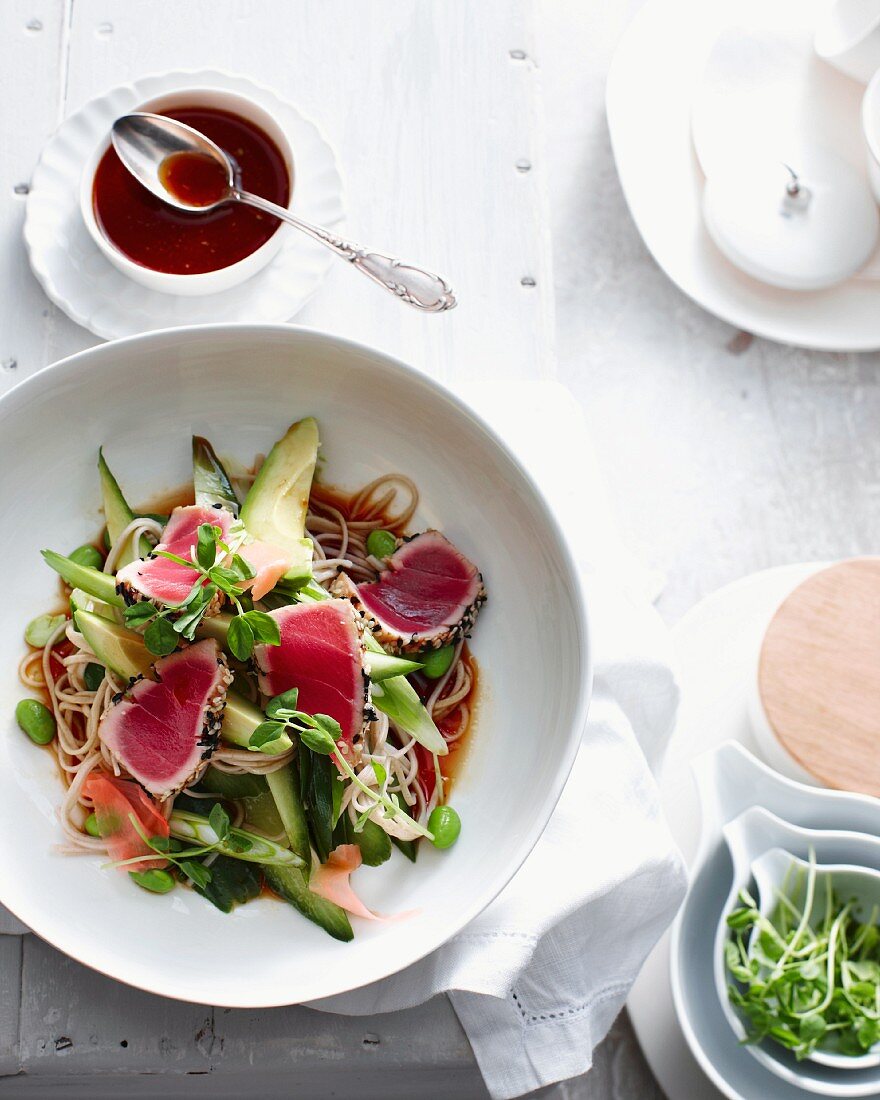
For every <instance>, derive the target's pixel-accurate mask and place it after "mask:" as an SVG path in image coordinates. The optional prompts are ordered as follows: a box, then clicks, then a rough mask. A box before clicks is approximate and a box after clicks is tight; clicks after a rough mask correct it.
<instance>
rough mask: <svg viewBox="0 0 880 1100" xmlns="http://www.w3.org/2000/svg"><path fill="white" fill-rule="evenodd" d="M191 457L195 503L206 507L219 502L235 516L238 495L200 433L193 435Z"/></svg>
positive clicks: (214, 453) (218, 460) (220, 463)
mask: <svg viewBox="0 0 880 1100" xmlns="http://www.w3.org/2000/svg"><path fill="white" fill-rule="evenodd" d="M192 457H193V486H194V488H195V492H196V504H203V505H205V506H206V507H208V508H210V507H212V506H213V505H215V504H220V505H222V506H223V507H224V508H228V509H229V511H230V512H232V514H233V515H234V516H237V515H238V497H237V496H236V495H235V490H234V489H233V488H232V482H231V481H230V480H229V475H228V474H227V473H226V471H225V470H224V469H223V463H222V462H221V461H220V459H219V458H218V457H217V454H216V452H215V451H214V448H213V447H212V446H211V444H210V443H209V442H208V441H207V439H204V438H202V436H200V435H194V436H193V440H192Z"/></svg>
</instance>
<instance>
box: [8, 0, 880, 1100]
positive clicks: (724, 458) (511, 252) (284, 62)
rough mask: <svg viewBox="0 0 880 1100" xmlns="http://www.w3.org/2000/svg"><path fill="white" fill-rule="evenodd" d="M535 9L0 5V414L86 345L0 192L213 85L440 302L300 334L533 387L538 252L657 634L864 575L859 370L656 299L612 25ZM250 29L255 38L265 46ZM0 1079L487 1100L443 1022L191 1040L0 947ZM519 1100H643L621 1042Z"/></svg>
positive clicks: (51, 1084) (617, 1033) (143, 1004)
mask: <svg viewBox="0 0 880 1100" xmlns="http://www.w3.org/2000/svg"><path fill="white" fill-rule="evenodd" d="M534 2H535V4H536V6H537V13H536V17H534V16H533V15H532V13H531V12H530V4H529V2H528V0H514V2H511V0H482V2H481V3H479V4H473V3H471V2H469V0H444V2H442V3H440V2H439V0H434V2H432V0H396V2H395V3H394V4H391V3H390V2H387V0H386V2H385V3H380V2H377V3H369V2H366V0H357V2H355V0H351V2H346V0H309V2H305V3H304V2H301V0H277V2H271V0H214V2H207V0H204V2H201V3H198V2H195V0H189V2H188V3H186V4H183V3H180V2H177V3H171V2H168V0H125V2H124V3H123V2H120V0H103V2H102V3H98V2H96V0H31V2H28V3H25V2H24V0H2V3H0V73H2V87H3V91H4V95H3V99H2V105H0V281H2V283H0V285H2V286H3V287H4V294H3V295H0V386H2V388H6V387H8V386H9V385H11V384H12V383H13V382H14V381H15V380H16V378H18V377H22V376H23V375H25V374H27V373H28V372H30V371H33V370H35V369H37V368H38V367H40V366H43V365H44V364H46V363H49V362H51V361H52V360H54V359H56V358H58V357H59V356H61V355H65V354H67V353H69V352H71V351H75V350H78V349H79V348H82V347H86V346H88V345H89V344H91V343H93V342H94V339H93V338H92V337H91V336H90V335H89V334H88V333H86V332H83V331H82V330H81V329H78V328H76V326H74V325H72V324H70V323H69V322H67V320H66V319H65V318H64V317H63V316H61V315H59V314H58V313H57V311H56V310H54V309H53V308H52V307H50V306H49V304H48V303H47V302H46V300H45V299H44V297H43V296H42V293H41V292H40V290H39V288H38V287H37V285H36V283H35V282H34V280H33V278H32V276H31V275H30V272H29V270H28V268H27V264H26V261H25V258H24V253H23V250H22V247H21V242H20V224H21V216H22V206H23V199H22V197H21V195H20V194H17V193H16V190H17V189H20V188H22V187H23V186H26V184H27V180H28V178H29V175H30V172H31V169H32V167H33V164H34V161H35V159H36V157H37V155H38V151H39V148H40V146H41V144H42V142H43V141H44V140H45V138H46V136H47V135H48V134H49V133H50V132H51V131H52V129H53V128H54V126H55V125H56V124H57V122H58V120H59V118H61V117H62V116H63V115H64V114H65V113H66V112H67V111H69V110H71V109H74V108H75V107H76V106H78V105H79V104H81V103H82V102H83V101H85V100H86V99H87V98H88V97H89V96H91V95H93V94H96V93H98V92H100V91H102V90H103V89H105V88H106V87H109V86H110V85H112V84H114V83H117V82H119V81H121V80H124V79H126V78H127V77H129V76H132V75H135V74H138V73H142V72H148V71H151V70H156V69H159V68H172V67H178V66H185V65H192V66H201V65H214V66H221V67H224V66H225V67H228V68H230V69H235V70H239V71H242V72H248V73H251V74H252V75H256V76H257V77H258V78H260V79H262V80H264V81H265V82H267V83H271V84H273V85H275V86H276V87H278V88H279V89H280V90H281V91H282V92H284V93H286V94H287V95H289V96H290V97H291V98H292V99H293V100H294V101H295V102H297V103H298V104H299V105H300V106H301V107H302V108H303V109H304V110H305V111H307V112H308V113H309V114H311V115H313V116H314V117H315V119H316V120H317V121H318V122H319V123H320V124H321V125H322V127H323V129H324V131H325V133H326V134H327V136H328V137H329V139H330V140H331V141H332V142H333V143H334V145H335V146H336V147H337V149H338V151H339V153H340V157H341V160H342V165H343V170H344V175H345V179H346V184H347V189H348V205H349V212H350V217H349V228H350V229H351V231H352V233H358V234H360V235H361V236H362V237H363V238H364V239H366V240H369V241H371V242H372V243H375V244H377V245H380V246H383V247H387V248H388V249H392V250H394V249H396V250H397V251H399V252H400V253H401V254H405V255H411V256H413V258H416V259H420V260H422V261H423V262H424V263H426V264H433V265H434V266H435V267H436V268H437V269H439V270H441V271H443V272H444V273H446V274H448V275H449V277H450V278H451V279H453V281H454V282H455V285H456V289H457V290H458V291H459V294H460V297H461V300H462V305H461V306H460V307H459V309H458V310H456V311H455V313H454V314H451V315H450V316H449V317H448V318H418V317H416V316H415V315H413V314H408V313H407V312H406V311H404V310H403V308H402V307H400V306H398V305H397V304H396V303H394V302H392V301H390V300H387V299H385V298H383V296H382V295H381V293H379V292H378V291H376V292H374V291H373V290H372V288H370V287H361V286H360V285H359V283H358V279H357V277H356V276H355V275H354V274H353V273H351V272H348V271H347V270H344V269H340V270H338V271H336V272H334V273H333V274H332V276H331V278H330V279H329V280H328V282H327V283H326V285H325V286H324V287H323V288H322V290H321V291H320V292H319V294H318V296H317V297H316V298H315V299H314V301H313V302H312V303H311V304H310V306H309V307H308V309H307V310H306V311H305V312H304V313H303V314H302V315H301V317H300V319H301V320H303V321H304V322H306V323H309V324H315V325H320V326H323V327H327V328H331V329H334V330H335V331H339V332H344V333H347V334H350V335H352V336H355V337H358V338H361V339H365V340H369V341H371V342H373V343H376V344H378V345H379V346H380V347H383V348H385V349H387V350H389V351H391V352H393V353H395V354H399V355H401V356H403V357H404V358H407V359H409V360H410V361H412V362H415V363H417V364H419V365H421V366H423V367H424V368H425V369H427V370H429V371H431V372H432V373H435V374H437V375H438V376H439V377H441V378H446V379H447V380H450V381H453V382H455V381H458V380H464V379H467V378H469V377H483V378H489V379H492V378H497V379H501V378H504V377H520V378H525V377H540V376H548V377H549V376H552V374H553V371H554V359H553V356H552V354H551V353H552V342H553V341H552V324H553V318H552V302H553V296H552V293H551V290H552V287H551V279H550V268H549V251H548V242H547V231H548V230H550V229H552V237H553V249H554V281H555V291H556V294H555V299H556V300H555V308H556V321H557V324H556V343H557V351H558V376H559V377H560V379H561V380H562V381H564V382H565V383H566V384H567V385H568V386H570V387H571V389H572V390H573V391H574V392H575V393H576V395H577V396H578V397H579V398H580V399H581V401H582V403H583V405H584V408H585V410H586V413H587V417H588V421H589V425H590V430H591V433H592V435H593V439H594V442H595V444H596V449H597V451H598V454H599V459H600V462H601V463H602V466H603V469H604V472H605V475H606V478H607V480H608V483H609V485H610V487H611V489H612V492H613V497H614V499H615V501H616V503H617V508H618V513H619V518H620V520H621V523H622V525H623V527H624V530H625V533H626V534H627V536H628V538H629V540H630V542H631V544H632V545H633V546H634V548H635V549H637V550H638V552H639V553H640V554H641V556H642V557H643V559H644V560H645V562H646V563H648V564H651V565H653V566H655V567H657V568H659V569H661V570H663V571H664V572H665V573H666V574H667V576H668V584H667V587H666V589H665V591H664V594H663V596H662V598H661V602H660V607H661V610H662V611H663V612H664V614H665V615H666V616H667V618H668V619H669V620H670V621H672V620H674V619H677V618H678V617H679V616H680V615H681V614H682V613H683V612H684V611H685V610H686V609H687V608H688V607H689V606H690V605H691V604H692V603H693V602H695V601H696V600H697V599H699V598H701V597H702V596H703V595H705V594H707V593H708V592H710V591H712V590H713V589H714V588H716V587H718V586H719V585H721V584H724V583H726V582H727V581H729V580H733V579H735V578H736V577H738V576H741V575H743V574H745V573H748V572H751V571H754V570H756V569H760V568H764V567H766V566H769V565H776V564H781V563H783V562H789V561H795V560H804V559H815V558H831V557H835V556H845V555H848V554H857V553H861V552H866V551H871V552H874V553H876V552H877V542H876V531H877V524H876V521H875V519H874V513H875V511H876V499H877V496H878V493H880V489H878V483H880V478H878V470H880V434H878V432H877V430H876V425H877V423H878V422H880V356H878V355H877V354H872V355H864V356H835V355H829V354H810V353H807V352H803V351H797V350H792V349H789V348H783V347H778V346H776V345H772V344H769V343H767V342H765V341H761V340H752V339H751V338H750V337H749V336H748V334H744V333H737V332H735V331H734V330H732V329H731V328H730V327H729V326H727V325H725V324H723V323H721V322H719V321H716V320H715V319H714V318H711V317H709V316H708V315H706V314H705V313H703V312H702V311H701V310H699V309H698V308H697V307H695V306H694V305H692V304H691V303H690V302H688V301H687V300H686V299H685V298H683V297H682V295H681V294H680V293H679V292H678V291H677V290H676V289H675V288H674V287H673V286H672V285H671V284H670V283H669V282H668V280H667V279H666V278H665V276H663V274H662V273H661V272H659V271H658V270H657V268H656V266H655V264H654V263H653V261H652V260H651V258H650V256H648V254H647V252H646V250H645V248H644V246H643V244H642V242H641V240H640V239H639V237H638V234H637V233H636V231H635V229H634V227H633V225H632V222H631V220H630V218H629V215H628V213H627V211H626V208H625V204H624V202H623V199H622V196H621V194H620V189H619V186H618V184H617V179H616V173H615V170H614V166H613V161H612V159H611V153H610V149H609V145H608V136H607V130H606V126H605V120H604V106H603V92H604V80H605V74H606V72H607V68H608V63H609V61H610V58H611V54H612V51H613V47H614V44H615V42H616V41H617V38H618V37H619V35H620V33H621V32H622V30H623V28H624V27H625V25H626V22H627V20H628V19H629V18H630V16H631V15H632V13H633V12H634V11H635V10H637V8H638V6H639V3H640V0H614V2H607V0H606V2H602V0H589V2H583V3H580V4H563V3H560V2H559V0H534ZM261 14H262V15H269V16H272V17H274V18H275V20H276V22H275V24H274V26H275V28H277V29H273V31H272V32H270V33H268V34H267V35H266V36H265V37H264V36H263V35H262V34H261V33H260V31H259V28H258V26H257V23H256V20H257V17H258V15H261ZM539 84H540V86H541V90H542V92H543V101H544V114H545V120H546V125H545V135H544V137H545V141H544V145H545V146H546V153H545V152H544V150H543V149H542V140H541V131H540V127H539V119H540V114H541V103H540V98H539V96H538V85H539ZM526 165H530V168H528V169H526ZM542 181H544V182H547V183H548V184H549V194H550V199H551V210H550V216H549V217H546V216H545V214H544V212H543V209H542V198H541V187H542ZM523 280H525V283H523ZM532 281H534V284H535V285H534V286H532V285H531V283H532ZM19 993H21V1013H20V1014H19ZM68 1040H69V1041H70V1042H69V1043H68ZM123 1043H126V1044H127V1045H125V1046H123V1045H122V1044H123ZM22 1069H24V1071H25V1073H26V1076H17V1077H15V1076H5V1077H0V1096H4V1095H9V1096H17V1095H19V1094H20V1095H38V1094H46V1093H48V1092H51V1094H52V1095H58V1096H75V1097H86V1096H88V1097H91V1096H99V1095H104V1096H114V1097H115V1096H120V1095H125V1096H132V1097H136V1096H162V1097H165V1098H167V1100H174V1098H175V1097H176V1096H198V1095H201V1094H205V1095H208V1094H210V1095H212V1096H216V1097H224V1096H230V1097H231V1096H239V1095H242V1094H244V1093H249V1094H251V1095H255V1096H257V1095H259V1096H260V1097H262V1096H270V1095H273V1094H274V1095H292V1094H293V1095H297V1096H301V1097H324V1096H327V1095H330V1094H333V1095H336V1096H340V1097H348V1096H357V1097H361V1098H368V1097H372V1096H380V1095H381V1096H383V1097H388V1098H393V1097H398V1096H399V1097H410V1096H412V1095H414V1094H421V1095H423V1096H425V1097H427V1098H430V1100H432V1098H433V1097H435V1096H449V1095H452V1096H455V1097H461V1098H464V1100H467V1098H470V1097H483V1096H485V1092H484V1090H483V1089H482V1086H481V1083H480V1079H479V1074H478V1073H477V1070H476V1068H475V1066H474V1063H473V1059H472V1056H471V1054H470V1050H469V1047H468V1045H467V1041H466V1039H465V1038H464V1036H463V1035H462V1033H461V1030H460V1028H459V1026H458V1023H457V1021H456V1019H455V1016H454V1015H453V1013H452V1011H451V1009H450V1008H449V1006H448V1005H447V1004H446V1002H445V1001H443V1000H437V1001H435V1002H433V1003H432V1004H430V1005H428V1006H424V1007H422V1008H419V1009H415V1010H413V1011H412V1012H408V1013H399V1014H394V1015H391V1016H385V1017H377V1018H374V1019H369V1020H368V1019H344V1018H339V1017H330V1016H324V1015H320V1014H318V1013H314V1012H310V1011H308V1010H305V1009H296V1008H294V1009H280V1010H274V1011H272V1012H263V1013H249V1012H243V1013H242V1012H225V1011H214V1010H212V1009H211V1008H209V1007H199V1006H189V1005H179V1004H172V1003H170V1002H164V1001H161V1000H159V999H157V998H154V997H150V996H148V995H145V994H139V993H133V992H132V991H130V990H127V989H125V988H123V987H121V986H119V985H117V984H115V983H113V982H111V981H108V980H106V979H103V978H101V977H99V976H97V975H95V974H92V973H90V972H88V971H85V970H84V969H83V968H82V967H79V966H77V964H75V963H72V962H70V961H68V960H66V959H64V958H62V957H61V956H59V955H58V954H57V952H55V951H53V950H52V949H51V948H48V947H46V946H45V945H43V944H41V943H39V942H38V941H36V940H35V939H34V938H33V937H25V938H24V940H22V939H20V938H19V937H10V936H0V1074H5V1075H14V1074H18V1073H19V1071H20V1070H22ZM258 1069H259V1070H261V1071H262V1073H261V1078H260V1081H261V1087H259V1088H257V1087H256V1086H255V1084H254V1081H255V1072H256V1071H257V1070H258ZM156 1075H161V1076H160V1077H159V1076H156ZM543 1095H544V1096H545V1097H550V1096H553V1097H554V1100H563V1098H564V1100H612V1098H613V1100H658V1098H659V1097H660V1093H659V1091H658V1090H657V1089H656V1086H655V1085H654V1083H653V1081H652V1079H651V1076H650V1072H649V1071H648V1069H647V1067H646V1066H645V1064H644V1061H643V1059H642V1058H641V1056H640V1054H639V1051H638V1047H637V1045H636V1043H635V1041H634V1038H633V1036H632V1032H631V1029H629V1027H628V1024H627V1023H626V1020H625V1017H624V1018H621V1020H620V1021H619V1022H618V1024H617V1025H615V1027H614V1029H613V1030H612V1033H611V1035H610V1037H609V1038H608V1040H606V1042H605V1043H604V1044H603V1045H602V1047H600V1048H599V1050H598V1051H597V1054H596V1058H595V1065H594V1069H593V1070H592V1072H591V1073H590V1074H589V1075H588V1076H587V1077H585V1078H583V1079H580V1080H579V1081H577V1082H571V1083H569V1084H567V1085H565V1086H561V1087H560V1088H556V1089H552V1090H546V1091H545V1093H544V1094H543ZM694 1100H699V1098H694Z"/></svg>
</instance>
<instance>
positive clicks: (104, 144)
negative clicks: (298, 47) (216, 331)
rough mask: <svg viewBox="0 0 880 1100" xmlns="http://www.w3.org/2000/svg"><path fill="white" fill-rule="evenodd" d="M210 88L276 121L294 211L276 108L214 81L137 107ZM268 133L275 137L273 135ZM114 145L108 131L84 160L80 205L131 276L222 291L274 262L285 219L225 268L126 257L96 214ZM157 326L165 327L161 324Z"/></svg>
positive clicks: (292, 179)
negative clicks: (168, 267)
mask: <svg viewBox="0 0 880 1100" xmlns="http://www.w3.org/2000/svg"><path fill="white" fill-rule="evenodd" d="M182 72H183V71H182ZM156 75H164V74H156ZM192 75H193V76H197V75H199V74H198V71H195V70H194V71H193V72H192ZM254 84H255V86H257V87H260V85H258V84H256V82H254ZM205 92H208V93H211V94H216V95H221V96H225V97H228V98H229V99H232V100H239V101H241V102H242V103H244V104H247V105H248V106H249V107H252V108H254V110H255V112H258V113H260V114H263V115H266V116H268V117H269V118H271V119H272V121H273V122H274V123H275V125H276V126H277V128H278V130H279V131H280V133H281V136H282V139H283V147H281V148H279V152H280V153H281V155H282V156H283V157H284V161H285V165H286V167H287V176H288V184H289V186H290V192H289V194H288V198H287V209H288V210H292V209H293V203H294V195H295V191H296V158H295V156H294V151H293V146H292V145H291V143H290V138H289V137H288V136H287V134H286V133H285V132H284V128H283V127H282V126H281V124H280V123H279V122H278V121H277V120H276V119H275V118H274V116H273V115H272V113H271V111H269V110H268V109H267V108H266V107H264V106H263V105H262V104H261V103H258V102H257V100H255V99H253V98H252V97H251V96H249V95H247V94H246V93H245V92H240V91H237V90H234V89H231V88H218V87H212V86H211V85H210V84H204V83H201V84H192V85H184V86H182V87H180V88H171V89H169V90H168V91H166V92H160V93H159V94H158V95H155V96H151V97H150V98H149V99H147V100H145V101H144V102H143V103H140V104H138V105H137V107H135V108H133V109H134V110H141V109H142V108H143V107H145V106H147V107H149V106H150V105H151V104H152V102H153V101H154V100H156V99H167V98H169V97H172V96H177V95H181V94H184V95H187V94H190V93H191V94H193V95H194V96H198V95H199V93H205ZM268 136H269V137H270V138H272V135H271V134H270V135H268ZM272 140H273V142H275V139H274V138H272ZM275 144H276V145H277V144H278V143H277V142H275ZM109 147H110V135H109V134H107V135H105V136H104V137H103V138H102V139H101V140H100V141H99V142H98V144H97V145H96V146H95V148H94V149H93V150H92V152H91V154H90V155H89V156H88V158H87V159H86V161H85V163H84V164H83V168H82V173H81V174H80V183H79V209H80V214H81V216H82V219H83V222H84V223H85V227H86V229H87V230H88V233H89V236H90V237H91V238H92V240H93V241H94V243H95V246H96V247H97V248H98V249H99V250H100V251H101V252H103V253H104V254H105V255H106V256H107V258H108V259H109V260H110V261H111V263H113V264H115V266H116V267H117V269H118V270H119V271H120V272H122V273H123V274H124V275H127V276H128V278H129V279H133V280H134V281H135V282H137V283H141V282H142V279H143V278H144V276H143V275H142V274H141V273H142V272H144V271H146V272H148V273H149V280H150V282H151V283H155V284H158V283H160V282H161V283H162V284H163V285H162V286H161V287H159V286H158V285H155V286H153V287H152V289H154V290H161V291H162V292H163V293H165V294H172V295H176V294H182V293H184V288H185V287H192V286H193V285H194V284H195V283H196V282H198V283H199V284H200V285H202V286H205V287H211V286H212V284H215V283H216V284H217V286H216V287H214V288H213V289H215V290H217V291H221V290H223V289H224V288H225V287H226V286H227V284H228V285H229V286H236V285H238V283H241V282H244V281H245V280H246V279H248V278H250V277H251V275H253V274H256V273H257V271H259V270H260V268H262V267H263V266H264V265H265V264H266V263H268V262H270V261H271V259H272V258H273V257H274V255H275V253H276V252H277V251H278V248H279V247H280V244H281V238H280V234H281V233H282V232H283V225H282V223H281V222H279V223H278V225H277V226H276V227H275V232H274V233H273V234H272V235H271V237H269V238H268V239H267V240H265V241H263V243H262V244H261V245H260V246H259V248H255V249H254V251H253V252H249V253H248V254H247V255H246V256H242V258H241V259H240V260H235V261H234V263H231V264H226V265H225V266H223V267H216V268H213V269H212V270H211V271H199V272H196V273H195V274H191V275H186V274H184V273H181V272H176V271H157V270H156V269H155V268H152V267H147V266H146V265H145V264H139V263H137V262H136V261H135V260H132V259H131V257H130V256H127V255H126V254H125V253H124V252H123V251H122V249H121V248H119V247H118V245H117V244H116V243H115V242H114V241H112V240H111V239H110V238H109V237H108V236H107V235H106V233H104V232H103V230H102V229H101V227H100V225H99V224H98V219H97V217H96V216H95V211H94V205H93V199H92V186H93V183H94V178H95V173H96V172H97V170H98V165H99V164H100V162H101V159H102V158H103V156H104V154H105V153H106V152H107V150H108V149H109ZM267 254H268V255H267ZM181 327H187V326H181ZM155 331H161V330H158V329H157V330H155ZM126 339H127V337H126ZM59 361H62V360H59Z"/></svg>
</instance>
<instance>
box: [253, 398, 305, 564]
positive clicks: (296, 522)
mask: <svg viewBox="0 0 880 1100" xmlns="http://www.w3.org/2000/svg"><path fill="white" fill-rule="evenodd" d="M319 444H320V439H319V438H318V424H317V421H316V420H315V418H314V417H312V416H307V417H305V418H304V419H303V420H298V421H297V422H296V424H293V425H291V427H290V428H288V430H287V432H286V433H285V434H284V435H283V436H282V437H281V439H279V440H278V442H277V443H276V444H275V446H274V447H273V448H272V450H271V451H270V452H269V454H268V456H267V458H266V461H265V462H264V463H263V465H262V468H261V469H260V472H259V473H258V474H257V476H256V478H255V480H254V483H253V485H252V486H251V487H250V490H249V492H248V495H247V497H246V498H245V502H244V504H243V505H242V506H241V521H242V523H243V524H244V526H245V528H246V529H247V531H248V533H249V534H250V535H252V536H253V537H254V538H255V539H262V540H263V541H265V542H272V543H274V544H275V545H276V546H281V547H283V548H284V549H285V550H287V551H288V553H289V554H290V555H291V557H292V559H293V564H292V566H291V567H290V569H289V570H288V572H287V573H286V575H285V578H284V580H285V581H286V582H288V583H290V584H292V585H301V584H305V583H306V582H307V581H308V580H310V579H311V576H312V540H311V539H307V538H305V537H304V536H305V529H306V512H307V511H308V507H309V494H310V492H311V490H312V478H313V477H314V474H315V462H316V461H317V458H318V446H319Z"/></svg>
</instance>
